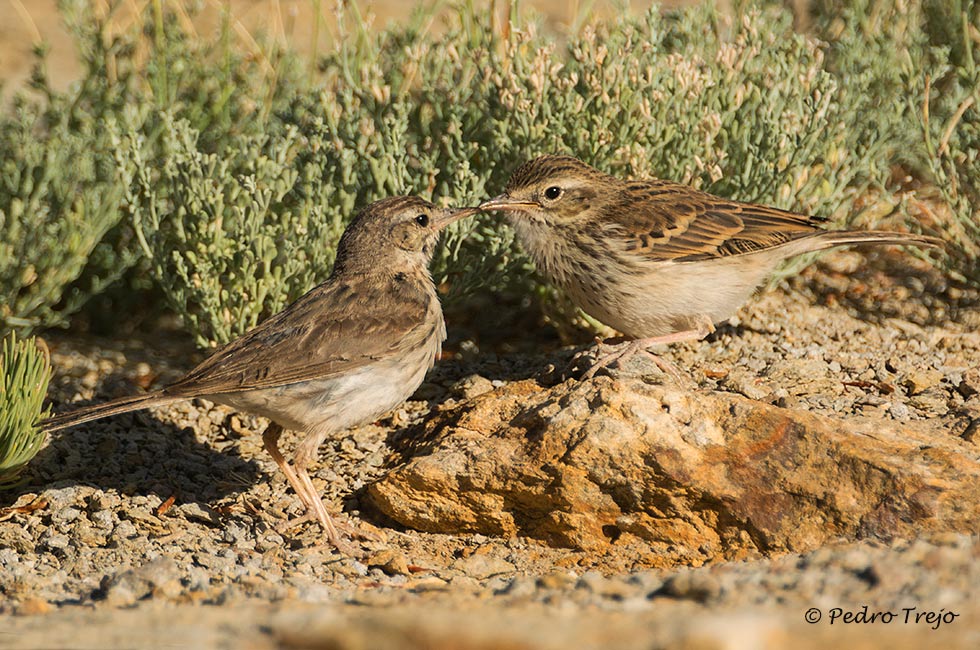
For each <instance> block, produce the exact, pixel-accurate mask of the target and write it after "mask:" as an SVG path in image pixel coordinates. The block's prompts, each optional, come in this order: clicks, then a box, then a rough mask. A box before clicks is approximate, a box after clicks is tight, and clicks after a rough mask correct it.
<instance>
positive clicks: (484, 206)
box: [479, 194, 538, 212]
mask: <svg viewBox="0 0 980 650" xmlns="http://www.w3.org/2000/svg"><path fill="white" fill-rule="evenodd" d="M536 207H538V204H537V203H533V202H531V201H515V200H514V199H512V198H510V195H508V194H501V195H500V196H495V197H493V198H492V199H490V200H489V201H484V202H483V203H481V204H480V208H479V209H480V210H481V211H482V212H489V211H490V210H503V211H505V212H506V211H514V210H516V211H524V210H528V209H531V208H536Z"/></svg>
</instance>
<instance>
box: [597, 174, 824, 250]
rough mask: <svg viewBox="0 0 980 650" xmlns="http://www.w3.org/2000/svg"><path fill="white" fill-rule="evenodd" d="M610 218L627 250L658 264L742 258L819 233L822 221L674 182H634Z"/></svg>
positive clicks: (609, 215) (615, 205)
mask: <svg viewBox="0 0 980 650" xmlns="http://www.w3.org/2000/svg"><path fill="white" fill-rule="evenodd" d="M607 219H608V221H611V222H613V223H614V226H613V228H615V229H616V230H617V231H618V234H619V235H620V236H621V237H622V238H623V243H624V246H625V250H627V251H629V252H631V253H633V254H636V255H641V256H642V257H644V258H645V259H648V260H653V261H675V262H690V261H695V260H702V259H711V258H719V257H727V256H731V255H742V254H745V253H752V252H755V251H760V250H764V249H766V248H771V247H773V246H778V245H780V244H784V243H786V242H788V241H792V240H794V239H798V238H800V237H804V236H807V235H810V234H812V233H814V232H817V231H818V230H819V229H818V228H817V227H816V223H818V222H819V221H820V220H819V219H816V218H813V217H806V216H802V215H798V214H794V213H792V212H787V211H785V210H779V209H777V208H770V207H767V206H764V205H756V204H753V203H741V202H739V201H732V200H728V199H722V198H720V197H717V196H713V195H711V194H707V193H705V192H700V191H698V190H695V189H693V188H690V187H687V186H686V185H680V184H677V183H671V182H669V181H635V182H631V183H628V184H627V185H626V189H625V190H624V192H623V193H622V195H621V197H620V200H619V201H617V202H616V203H615V204H613V205H611V206H609V208H608V212H607Z"/></svg>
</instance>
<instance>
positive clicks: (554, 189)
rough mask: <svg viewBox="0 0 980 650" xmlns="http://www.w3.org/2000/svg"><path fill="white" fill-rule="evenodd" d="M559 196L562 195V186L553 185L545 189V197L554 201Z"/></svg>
mask: <svg viewBox="0 0 980 650" xmlns="http://www.w3.org/2000/svg"><path fill="white" fill-rule="evenodd" d="M559 196H561V188H560V187H558V186H557V185H552V186H551V187H549V188H548V189H546V190H545V191H544V198H546V199H549V200H551V201H554V200H555V199H557V198H558V197H559Z"/></svg>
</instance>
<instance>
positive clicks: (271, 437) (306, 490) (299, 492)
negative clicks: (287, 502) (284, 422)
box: [262, 422, 343, 549]
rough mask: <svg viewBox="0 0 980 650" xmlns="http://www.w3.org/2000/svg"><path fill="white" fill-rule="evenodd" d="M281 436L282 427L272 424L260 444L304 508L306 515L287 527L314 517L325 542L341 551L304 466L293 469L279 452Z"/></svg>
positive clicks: (341, 546)
mask: <svg viewBox="0 0 980 650" xmlns="http://www.w3.org/2000/svg"><path fill="white" fill-rule="evenodd" d="M281 435H282V427H281V426H279V425H278V424H276V423H275V422H272V423H270V424H269V426H268V427H266V429H265V432H264V433H263V434H262V442H263V443H264V445H265V449H266V451H268V452H269V455H270V456H272V460H274V461H276V465H278V466H279V469H281V470H282V473H283V474H285V475H286V480H287V481H289V484H290V485H291V486H292V488H293V491H294V492H295V493H296V496H298V497H299V500H300V501H301V502H302V503H303V505H304V506H306V515H305V516H303V517H300V518H299V519H294V520H292V521H290V522H287V526H291V525H295V524H297V523H300V522H302V521H306V520H307V519H311V518H312V517H313V516H315V517H316V519H317V521H319V522H320V525H321V526H322V527H323V531H324V532H325V533H326V534H327V540H328V541H329V542H330V543H331V544H333V545H334V546H335V547H336V548H337V549H342V548H343V545H342V543H341V541H340V535H338V534H337V528H336V527H335V526H334V525H333V521H331V520H330V515H328V514H327V509H326V508H325V507H324V505H323V501H322V500H321V499H320V495H319V494H318V493H317V491H316V488H315V487H313V481H311V480H310V476H309V474H307V473H306V464H305V463H303V464H302V465H299V464H297V466H296V468H295V469H294V468H293V467H291V466H290V465H289V463H288V462H286V459H285V458H284V457H283V455H282V452H280V451H279V437H280V436H281Z"/></svg>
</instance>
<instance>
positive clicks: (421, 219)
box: [415, 212, 429, 228]
mask: <svg viewBox="0 0 980 650" xmlns="http://www.w3.org/2000/svg"><path fill="white" fill-rule="evenodd" d="M415 223H417V224H418V225H420V226H422V227H423V228H425V227H426V226H428V225H429V215H427V214H425V213H424V212H423V213H422V214H420V215H419V216H417V217H415Z"/></svg>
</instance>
